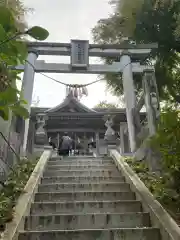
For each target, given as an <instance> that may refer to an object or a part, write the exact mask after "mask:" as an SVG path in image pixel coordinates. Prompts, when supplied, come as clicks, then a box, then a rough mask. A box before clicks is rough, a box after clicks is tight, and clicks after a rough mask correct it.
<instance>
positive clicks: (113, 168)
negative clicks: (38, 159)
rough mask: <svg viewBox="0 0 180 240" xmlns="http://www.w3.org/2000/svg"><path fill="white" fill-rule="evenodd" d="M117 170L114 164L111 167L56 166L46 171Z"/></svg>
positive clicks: (48, 167) (49, 167) (47, 168)
mask: <svg viewBox="0 0 180 240" xmlns="http://www.w3.org/2000/svg"><path fill="white" fill-rule="evenodd" d="M83 169H84V170H90V171H91V170H93V169H95V170H96V169H97V170H99V169H100V170H106V169H107V170H116V169H117V168H116V166H115V165H114V164H111V165H102V164H101V165H86V166H85V165H55V166H47V167H46V170H72V171H73V170H83Z"/></svg>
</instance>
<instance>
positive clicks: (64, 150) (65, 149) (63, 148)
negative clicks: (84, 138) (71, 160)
mask: <svg viewBox="0 0 180 240" xmlns="http://www.w3.org/2000/svg"><path fill="white" fill-rule="evenodd" d="M71 147H72V139H71V138H70V137H69V136H68V133H64V136H62V138H61V139H60V141H59V146H58V154H59V155H60V156H69V151H70V150H71Z"/></svg>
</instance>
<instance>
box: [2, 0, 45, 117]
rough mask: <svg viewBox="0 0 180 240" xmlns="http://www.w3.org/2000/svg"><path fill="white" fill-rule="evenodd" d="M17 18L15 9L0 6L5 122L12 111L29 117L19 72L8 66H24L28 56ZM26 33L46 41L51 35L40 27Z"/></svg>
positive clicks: (3, 114) (3, 112) (3, 111)
mask: <svg viewBox="0 0 180 240" xmlns="http://www.w3.org/2000/svg"><path fill="white" fill-rule="evenodd" d="M18 3H19V1H18ZM21 7H22V6H21ZM16 17H17V12H16V14H15V12H14V9H13V8H7V7H6V5H5V4H4V5H2V4H0V116H1V117H2V118H3V119H4V120H8V119H9V112H10V111H12V112H13V114H14V115H17V116H21V117H23V118H27V117H28V115H29V114H28V111H27V109H26V102H25V101H24V100H23V99H22V97H21V95H20V92H19V90H18V89H17V86H16V80H17V79H19V72H18V71H15V70H11V69H10V68H8V66H16V65H19V64H24V61H25V59H26V56H27V49H26V45H25V43H23V42H22V39H21V35H22V34H21V33H20V32H19V29H18V27H17V25H16V22H17V21H16ZM24 33H25V34H29V35H30V36H32V37H33V38H35V39H37V40H45V39H46V38H47V37H48V35H49V33H48V32H47V30H45V29H43V28H41V27H38V26H35V27H32V28H30V29H29V30H27V31H26V32H24ZM9 39H10V40H9Z"/></svg>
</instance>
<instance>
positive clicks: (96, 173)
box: [43, 169, 122, 177]
mask: <svg viewBox="0 0 180 240" xmlns="http://www.w3.org/2000/svg"><path fill="white" fill-rule="evenodd" d="M69 175H70V176H72V177H73V176H79V177H80V176H81V177H86V176H87V177H88V176H89V177H112V176H113V177H120V176H122V174H121V173H120V172H119V171H118V170H117V169H115V170H103V169H102V170H99V169H98V170H97V169H93V170H88V169H85V170H73V171H71V170H54V171H52V170H46V171H45V172H44V174H43V176H44V177H47V176H48V177H49V176H60V177H65V176H69Z"/></svg>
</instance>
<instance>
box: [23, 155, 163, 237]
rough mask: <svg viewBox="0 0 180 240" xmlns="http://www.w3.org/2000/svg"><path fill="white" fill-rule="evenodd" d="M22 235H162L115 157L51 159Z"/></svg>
mask: <svg viewBox="0 0 180 240" xmlns="http://www.w3.org/2000/svg"><path fill="white" fill-rule="evenodd" d="M24 229H25V230H24V232H20V234H19V240H51V239H52V240H121V239H123V240H152V239H153V240H160V233H159V229H156V228H153V227H151V222H150V216H149V213H147V212H143V209H142V205H141V202H139V201H138V200H136V199H135V194H134V193H133V192H132V191H131V189H130V186H129V184H127V183H126V182H125V179H124V177H123V176H122V174H121V173H120V172H119V170H118V169H117V168H116V166H115V164H114V163H113V160H111V159H108V158H106V159H103V158H102V159H101V158H93V157H91V158H90V157H88V158H86V157H84V158H79V159H76V158H67V159H64V160H59V159H58V158H51V159H50V160H49V161H48V163H47V165H46V170H45V172H44V175H43V177H42V179H41V184H40V185H39V188H38V192H37V193H36V195H35V199H34V202H33V203H32V205H31V212H30V216H27V217H26V219H25V226H24Z"/></svg>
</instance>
